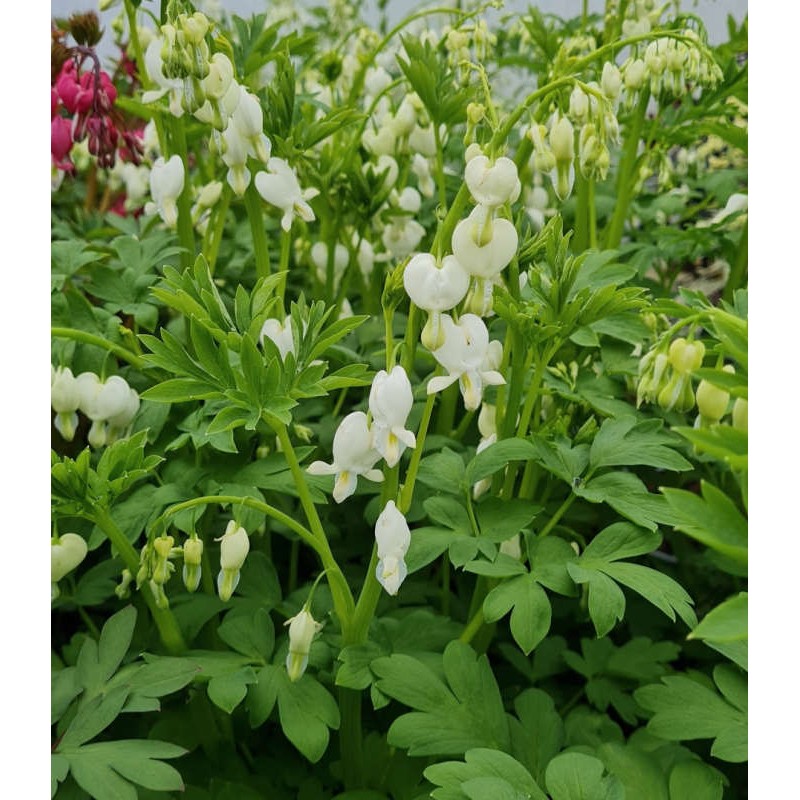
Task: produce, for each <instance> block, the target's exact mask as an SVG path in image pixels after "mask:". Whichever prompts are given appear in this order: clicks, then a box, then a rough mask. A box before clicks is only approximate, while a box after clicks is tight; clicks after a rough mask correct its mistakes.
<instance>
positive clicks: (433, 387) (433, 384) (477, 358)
mask: <svg viewBox="0 0 800 800" xmlns="http://www.w3.org/2000/svg"><path fill="white" fill-rule="evenodd" d="M442 327H443V328H444V334H445V341H444V344H443V345H442V346H441V347H440V348H439V349H437V350H434V351H433V357H434V358H435V359H436V360H437V361H438V362H439V363H440V364H441V365H442V366H443V367H444V368H445V369H446V370H447V372H448V374H447V375H440V376H437V377H434V378H431V379H430V381H428V394H433V393H434V392H440V391H442V390H443V389H446V388H447V387H448V386H450V385H451V384H453V383H455V382H456V381H458V382H459V386H460V388H461V395H462V397H463V398H464V407H465V408H466V409H467V410H468V411H474V410H476V409H477V408H478V406H480V404H481V401H482V399H483V387H484V385H490V386H499V385H500V384H503V383H505V382H506V380H505V378H504V377H503V376H502V375H501V374H500V373H499V372H498V371H497V367H498V366H500V360H501V358H502V353H503V347H502V345H501V344H500V342H490V341H489V331H488V330H487V329H486V325H485V323H484V322H483V320H482V319H481V318H480V317H478V316H476V315H475V314H464V315H463V316H462V317H461V318H460V319H459V321H458V322H457V323H456V322H453V320H452V319H451V318H450V317H443V318H442Z"/></svg>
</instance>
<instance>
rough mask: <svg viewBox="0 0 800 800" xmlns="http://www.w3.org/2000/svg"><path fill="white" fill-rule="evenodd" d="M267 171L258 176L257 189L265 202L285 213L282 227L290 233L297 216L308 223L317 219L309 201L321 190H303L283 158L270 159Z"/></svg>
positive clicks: (256, 179)
mask: <svg viewBox="0 0 800 800" xmlns="http://www.w3.org/2000/svg"><path fill="white" fill-rule="evenodd" d="M267 169H268V170H269V171H268V172H259V173H258V175H256V178H255V181H256V189H258V193H259V194H260V195H261V196H262V197H263V198H264V200H266V201H267V202H268V203H270V204H271V205H273V206H276V207H277V208H280V209H281V210H282V211H283V217H282V218H281V227H282V228H283V229H284V230H285V231H288V230H289V229H290V228H291V227H292V220H293V219H294V216H295V215H297V216H299V217H300V219H302V220H305V221H306V222H312V221H313V220H314V219H316V217H315V216H314V212H313V211H312V209H311V206H310V205H309V204H308V202H307V201H308V200H311V199H312V198H314V197H316V196H317V195H318V194H319V190H318V189H313V188H312V189H301V188H300V184H299V182H298V180H297V175H296V174H295V171H294V170H293V169H292V168H291V167H290V166H289V165H288V164H287V163H286V162H285V161H284V160H283V159H282V158H270V159H269V161H268V162H267Z"/></svg>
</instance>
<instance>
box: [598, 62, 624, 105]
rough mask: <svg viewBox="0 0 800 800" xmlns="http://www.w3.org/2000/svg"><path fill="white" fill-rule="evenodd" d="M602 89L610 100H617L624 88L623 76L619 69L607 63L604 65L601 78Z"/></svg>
mask: <svg viewBox="0 0 800 800" xmlns="http://www.w3.org/2000/svg"><path fill="white" fill-rule="evenodd" d="M600 88H601V89H602V90H603V94H604V95H605V96H606V97H607V98H608V99H609V100H616V99H617V97H618V96H619V92H620V89H621V88H622V75H621V73H620V71H619V67H618V66H617V65H616V64H612V63H611V62H610V61H606V63H605V64H603V74H602V75H601V76H600Z"/></svg>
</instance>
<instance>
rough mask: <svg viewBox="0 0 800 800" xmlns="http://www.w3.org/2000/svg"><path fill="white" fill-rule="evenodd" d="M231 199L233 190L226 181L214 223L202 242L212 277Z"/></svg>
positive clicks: (215, 210)
mask: <svg viewBox="0 0 800 800" xmlns="http://www.w3.org/2000/svg"><path fill="white" fill-rule="evenodd" d="M232 197H233V189H231V187H230V186H229V185H228V183H227V181H226V182H225V185H224V186H223V188H222V196H221V197H220V199H219V203H218V204H217V207H216V208H215V209H214V222H213V224H209V226H208V230H207V231H206V237H205V240H204V242H203V253H204V255H205V257H206V262H208V270H209V272H210V273H211V274H212V275H213V274H214V268H215V267H216V265H217V255H219V246H220V244H222V234H223V233H224V232H225V218H226V217H227V215H228V208H229V206H230V204H231V198H232Z"/></svg>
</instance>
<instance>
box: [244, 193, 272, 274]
mask: <svg viewBox="0 0 800 800" xmlns="http://www.w3.org/2000/svg"><path fill="white" fill-rule="evenodd" d="M244 205H245V208H246V209H247V219H248V221H249V222H250V231H251V232H252V235H253V255H254V256H255V259H256V277H257V278H266V277H267V276H268V275H269V274H270V266H269V245H268V244H267V230H266V228H265V226H264V214H263V213H262V207H261V195H260V194H259V193H258V189H256V185H255V182H254V181H250V185H249V186H248V187H247V190H246V191H245V193H244Z"/></svg>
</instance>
